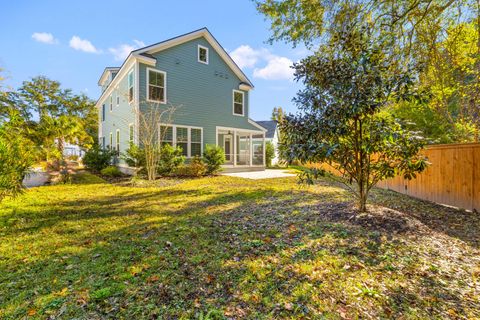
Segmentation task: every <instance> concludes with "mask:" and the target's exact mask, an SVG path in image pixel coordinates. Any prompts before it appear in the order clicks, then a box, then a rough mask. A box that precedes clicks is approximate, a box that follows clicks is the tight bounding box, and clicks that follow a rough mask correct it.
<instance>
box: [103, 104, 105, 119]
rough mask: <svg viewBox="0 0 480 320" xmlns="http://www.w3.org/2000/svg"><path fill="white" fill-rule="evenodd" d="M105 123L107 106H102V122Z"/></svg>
mask: <svg viewBox="0 0 480 320" xmlns="http://www.w3.org/2000/svg"><path fill="white" fill-rule="evenodd" d="M103 121H105V104H103V105H102V122H103Z"/></svg>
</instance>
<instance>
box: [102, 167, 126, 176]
mask: <svg viewBox="0 0 480 320" xmlns="http://www.w3.org/2000/svg"><path fill="white" fill-rule="evenodd" d="M100 173H101V174H102V175H104V176H107V177H120V176H122V172H121V171H120V170H119V169H118V168H117V167H115V166H108V167H106V168H103V169H102V170H101V171H100Z"/></svg>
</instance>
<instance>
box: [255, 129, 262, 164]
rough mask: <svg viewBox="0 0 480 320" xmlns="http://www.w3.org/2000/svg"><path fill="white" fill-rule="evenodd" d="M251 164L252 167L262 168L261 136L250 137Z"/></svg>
mask: <svg viewBox="0 0 480 320" xmlns="http://www.w3.org/2000/svg"><path fill="white" fill-rule="evenodd" d="M252 150H253V156H252V164H253V165H254V166H263V135H261V134H258V135H253V136H252Z"/></svg>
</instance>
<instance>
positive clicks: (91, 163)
mask: <svg viewBox="0 0 480 320" xmlns="http://www.w3.org/2000/svg"><path fill="white" fill-rule="evenodd" d="M115 154H116V151H114V150H103V149H101V148H100V146H98V145H95V146H93V147H92V148H91V149H90V150H88V151H87V152H86V153H85V156H84V157H83V159H82V162H83V164H84V165H85V166H86V167H87V168H88V169H90V170H93V171H97V172H99V171H101V170H102V169H104V168H106V167H108V166H109V165H111V164H112V160H113V157H114V156H115Z"/></svg>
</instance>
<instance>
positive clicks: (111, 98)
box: [110, 94, 113, 112]
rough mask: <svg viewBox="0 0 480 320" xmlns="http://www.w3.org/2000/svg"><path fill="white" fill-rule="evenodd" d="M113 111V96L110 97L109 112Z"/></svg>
mask: <svg viewBox="0 0 480 320" xmlns="http://www.w3.org/2000/svg"><path fill="white" fill-rule="evenodd" d="M112 110H113V94H112V95H111V96H110V112H112Z"/></svg>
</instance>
